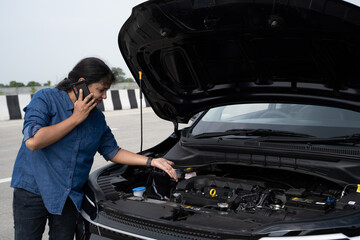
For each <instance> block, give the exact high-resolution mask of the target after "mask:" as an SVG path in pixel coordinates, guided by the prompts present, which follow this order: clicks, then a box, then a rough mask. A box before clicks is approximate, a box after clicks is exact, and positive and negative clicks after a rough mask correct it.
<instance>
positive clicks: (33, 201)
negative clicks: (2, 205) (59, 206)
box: [13, 188, 78, 240]
mask: <svg viewBox="0 0 360 240" xmlns="http://www.w3.org/2000/svg"><path fill="white" fill-rule="evenodd" d="M13 215H14V226H15V240H38V239H41V238H42V235H43V233H44V230H45V225H46V220H47V219H48V220H49V240H73V239H74V233H75V230H76V222H77V218H78V211H77V209H76V207H75V205H74V203H73V202H72V200H71V199H70V198H68V199H67V201H66V203H65V206H64V209H63V212H62V214H61V215H53V214H50V213H49V212H48V211H47V210H46V208H45V205H44V203H43V201H42V198H41V196H39V195H36V194H34V193H31V192H28V191H26V190H23V189H18V188H15V189H14V199H13Z"/></svg>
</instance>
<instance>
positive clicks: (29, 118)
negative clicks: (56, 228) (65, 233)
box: [11, 88, 120, 214]
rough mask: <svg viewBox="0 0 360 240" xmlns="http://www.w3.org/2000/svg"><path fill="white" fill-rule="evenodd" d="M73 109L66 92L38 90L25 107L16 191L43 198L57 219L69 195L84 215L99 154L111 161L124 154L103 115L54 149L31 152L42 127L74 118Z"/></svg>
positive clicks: (88, 121) (15, 174) (91, 118)
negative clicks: (85, 191)
mask: <svg viewBox="0 0 360 240" xmlns="http://www.w3.org/2000/svg"><path fill="white" fill-rule="evenodd" d="M73 109H74V104H73V103H72V102H71V100H70V98H69V96H68V94H67V92H66V91H62V90H59V89H57V88H54V89H50V88H49V89H43V90H40V91H38V92H37V93H36V94H35V95H34V97H33V98H32V100H31V102H30V103H29V105H28V106H26V107H25V108H24V111H25V117H24V126H23V134H24V139H23V141H22V144H21V147H20V150H19V152H18V155H17V158H16V161H15V165H14V170H13V175H12V180H11V187H16V188H22V189H25V190H27V191H30V192H32V193H35V194H39V195H41V197H42V199H43V201H44V204H45V207H46V208H47V210H48V211H49V212H50V213H52V214H61V212H62V209H63V207H64V204H65V201H66V199H67V197H68V196H70V198H71V199H72V200H73V202H74V203H75V205H76V207H77V209H78V210H79V209H80V207H81V203H82V199H83V192H82V190H83V186H84V184H85V183H86V181H87V179H88V176H89V172H90V169H91V166H92V163H93V158H94V155H95V153H96V152H97V151H98V152H99V153H100V154H101V155H103V157H104V158H105V159H106V160H110V159H112V158H113V157H114V156H115V154H116V153H117V152H118V151H119V149H120V148H119V146H118V145H117V143H116V140H115V138H114V135H113V134H112V133H111V131H110V128H109V127H108V126H107V124H106V121H105V116H104V114H103V113H102V112H101V111H100V110H97V111H95V112H93V113H90V115H89V116H88V117H87V119H86V120H85V121H84V122H82V123H81V124H79V125H78V126H77V127H76V128H74V129H73V130H72V131H71V132H70V133H69V134H67V135H66V136H65V137H63V138H62V139H61V140H59V141H57V142H56V143H54V144H52V145H50V146H48V147H45V148H43V149H39V150H35V151H31V150H30V149H28V148H27V147H26V145H25V141H26V140H27V139H28V138H30V137H32V136H34V135H35V133H36V132H37V131H38V130H39V129H40V128H42V127H45V126H51V125H54V124H57V123H59V122H61V121H63V120H65V119H67V118H69V117H70V116H71V115H72V112H73Z"/></svg>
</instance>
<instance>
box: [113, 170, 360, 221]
mask: <svg viewBox="0 0 360 240" xmlns="http://www.w3.org/2000/svg"><path fill="white" fill-rule="evenodd" d="M176 171H177V175H178V178H179V181H178V182H176V181H174V180H172V179H170V178H169V177H168V176H167V174H166V173H164V172H163V171H161V170H159V169H155V168H151V169H149V168H142V167H129V168H128V169H127V170H126V172H125V173H124V174H122V176H121V178H120V179H121V180H119V181H116V182H114V183H113V185H114V186H115V189H116V191H117V192H118V193H119V195H120V198H121V199H123V200H133V201H144V202H150V203H151V202H152V203H157V204H159V203H169V202H172V203H176V204H178V205H180V206H183V208H184V209H193V210H202V211H204V210H206V211H207V212H208V213H220V214H223V215H224V214H228V215H229V216H232V217H235V218H236V217H241V216H242V217H243V216H247V217H249V216H251V217H252V218H253V219H261V220H259V221H262V222H271V221H274V220H298V219H307V218H314V217H320V216H324V215H326V214H329V213H333V212H339V211H344V210H354V209H360V193H359V188H360V187H359V185H358V184H355V183H354V184H347V185H344V186H343V185H340V184H337V183H334V182H331V181H329V180H326V179H324V178H320V177H316V176H312V175H307V174H303V173H297V172H291V171H284V170H277V169H266V168H255V167H244V166H238V165H228V164H219V165H218V164H213V165H207V166H202V167H196V168H184V169H176ZM138 187H144V189H146V190H145V191H144V193H143V195H142V196H141V197H138V196H134V194H133V189H134V188H138ZM172 220H181V219H172Z"/></svg>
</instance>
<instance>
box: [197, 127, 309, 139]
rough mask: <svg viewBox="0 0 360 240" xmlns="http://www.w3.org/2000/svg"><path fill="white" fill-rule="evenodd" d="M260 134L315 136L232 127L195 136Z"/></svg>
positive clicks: (266, 135) (260, 135)
mask: <svg viewBox="0 0 360 240" xmlns="http://www.w3.org/2000/svg"><path fill="white" fill-rule="evenodd" d="M231 135H234V136H258V137H268V136H282V137H306V138H313V137H314V136H312V135H308V134H303V133H296V132H288V131H279V130H273V129H230V130H227V131H225V132H209V133H202V134H198V135H195V136H194V138H212V137H223V136H231Z"/></svg>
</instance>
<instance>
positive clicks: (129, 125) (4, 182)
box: [0, 108, 184, 240]
mask: <svg viewBox="0 0 360 240" xmlns="http://www.w3.org/2000/svg"><path fill="white" fill-rule="evenodd" d="M105 115H106V120H107V123H108V125H109V126H110V128H111V129H112V132H113V134H114V135H115V138H116V139H117V141H118V144H119V146H120V147H122V148H124V149H127V150H130V151H133V152H139V151H140V139H141V138H140V110H139V109H133V110H120V111H114V112H105ZM22 124H23V120H11V121H1V122H0V136H1V137H0V156H1V157H0V224H1V227H0V240H10V239H14V236H13V217H12V206H11V205H12V192H13V190H12V188H10V178H11V174H12V169H13V165H14V161H15V158H16V155H17V152H18V150H19V147H20V143H21V140H22V137H23V135H22V133H21V130H22ZM183 126H184V125H182V127H183ZM143 132H144V134H143V136H144V137H143V139H144V140H143V149H147V148H149V147H152V146H154V145H156V144H157V143H159V142H160V141H162V140H164V139H165V138H166V137H168V136H169V135H170V134H171V133H172V132H173V125H172V123H171V122H168V121H165V120H162V119H160V118H158V117H157V116H156V115H155V114H154V112H153V111H152V109H151V108H145V109H143ZM105 164H107V162H106V161H105V160H104V159H103V158H102V157H101V156H100V155H99V154H97V155H96V156H95V161H94V165H93V170H94V169H97V168H99V167H100V166H103V165H105ZM43 239H48V237H47V232H45V234H44V237H43Z"/></svg>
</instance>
